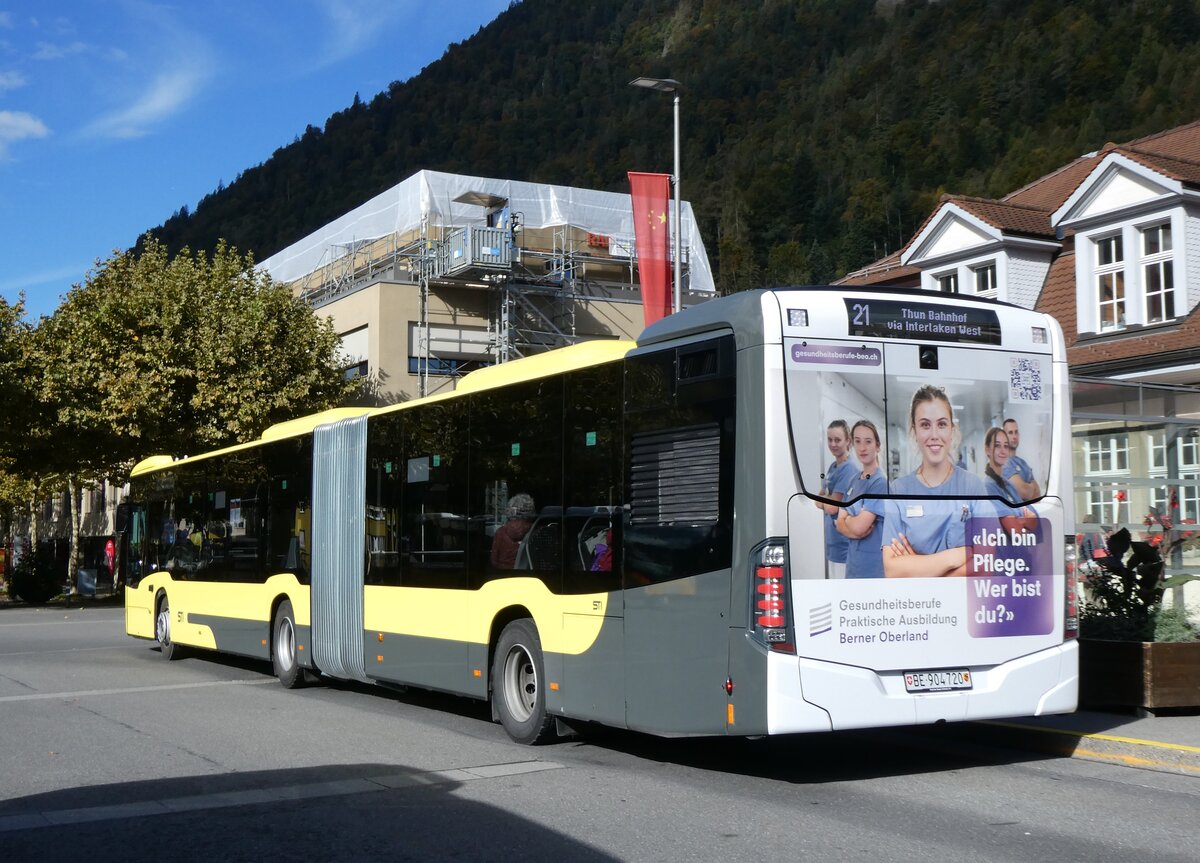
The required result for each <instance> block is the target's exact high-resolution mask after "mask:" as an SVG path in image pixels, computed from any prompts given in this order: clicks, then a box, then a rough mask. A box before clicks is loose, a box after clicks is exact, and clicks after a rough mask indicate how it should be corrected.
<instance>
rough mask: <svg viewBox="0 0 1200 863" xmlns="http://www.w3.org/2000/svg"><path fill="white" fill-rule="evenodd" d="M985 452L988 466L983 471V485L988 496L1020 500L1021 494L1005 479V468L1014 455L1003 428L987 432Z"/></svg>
mask: <svg viewBox="0 0 1200 863" xmlns="http://www.w3.org/2000/svg"><path fill="white" fill-rule="evenodd" d="M983 451H984V454H985V455H986V456H987V466H986V467H985V468H984V469H983V476H984V480H983V484H984V485H985V486H986V487H987V491H988V494H991V495H995V496H996V497H1002V498H1004V499H1005V500H1019V499H1020V497H1021V494H1020V492H1018V491H1017V490H1016V489H1015V488H1013V486H1012V484H1011V483H1010V482H1009V481H1008V480H1007V479H1005V478H1004V468H1005V466H1006V465H1007V464H1008V460H1009V456H1010V455H1012V447H1010V446H1009V444H1008V433H1007V432H1005V431H1004V429H1002V428H996V427H995V426H993V427H992V428H990V429H988V430H987V434H986V435H984V437H983Z"/></svg>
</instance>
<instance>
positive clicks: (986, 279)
mask: <svg viewBox="0 0 1200 863" xmlns="http://www.w3.org/2000/svg"><path fill="white" fill-rule="evenodd" d="M971 275H972V277H973V278H974V279H975V293H977V294H995V293H996V265H995V264H994V263H990V262H989V263H987V264H983V265H982V266H978V267H972V268H971Z"/></svg>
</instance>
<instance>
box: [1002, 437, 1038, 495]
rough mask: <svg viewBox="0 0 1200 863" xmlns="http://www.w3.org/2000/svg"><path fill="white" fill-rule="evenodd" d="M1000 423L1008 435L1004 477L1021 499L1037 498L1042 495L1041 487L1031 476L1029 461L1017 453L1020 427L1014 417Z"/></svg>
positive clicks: (1019, 442) (1031, 470) (1031, 469)
mask: <svg viewBox="0 0 1200 863" xmlns="http://www.w3.org/2000/svg"><path fill="white" fill-rule="evenodd" d="M1001 425H1003V426H1004V433H1005V434H1006V435H1008V447H1009V457H1008V462H1007V463H1006V464H1005V465H1004V478H1005V479H1006V480H1008V484H1009V485H1011V486H1012V487H1013V488H1014V489H1015V490H1016V492H1017V497H1018V498H1020V499H1021V500H1037V499H1038V498H1039V497H1041V496H1042V487H1041V485H1040V484H1039V483H1038V481H1037V480H1036V479H1035V478H1034V476H1033V468H1032V467H1031V466H1030V464H1029V462H1027V461H1025V459H1023V458H1021V457H1020V456H1019V455H1017V447H1019V446H1020V445H1021V427H1020V426H1019V425H1018V424H1017V421H1016V420H1015V419H1012V418H1009V419H1006V420H1005V421H1004V422H1003V423H1001Z"/></svg>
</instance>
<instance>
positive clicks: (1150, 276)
mask: <svg viewBox="0 0 1200 863" xmlns="http://www.w3.org/2000/svg"><path fill="white" fill-rule="evenodd" d="M1173 256H1174V252H1173V250H1172V245H1171V223H1170V222H1163V223H1162V224H1159V225H1151V226H1150V227H1148V228H1143V229H1142V284H1143V285H1144V286H1145V290H1146V323H1148V324H1157V323H1162V322H1163V321H1169V320H1171V319H1173V318H1174V317H1175V266H1174V260H1173Z"/></svg>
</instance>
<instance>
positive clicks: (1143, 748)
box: [968, 720, 1200, 777]
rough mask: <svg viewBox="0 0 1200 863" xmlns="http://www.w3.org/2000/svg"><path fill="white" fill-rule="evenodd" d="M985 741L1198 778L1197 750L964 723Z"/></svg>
mask: <svg viewBox="0 0 1200 863" xmlns="http://www.w3.org/2000/svg"><path fill="white" fill-rule="evenodd" d="M968 726H969V727H970V729H971V730H972V731H975V732H978V733H979V734H980V735H981V736H983V737H985V738H987V742H989V743H992V744H994V745H998V746H1008V747H1010V748H1020V749H1029V750H1032V751H1035V752H1044V753H1046V754H1049V755H1057V756H1060V757H1066V758H1079V759H1082V760H1085V761H1099V762H1102V763H1105V764H1119V765H1121V766H1124V767H1136V768H1139V769H1142V770H1156V771H1159V772H1162V773H1178V774H1182V775H1184V776H1196V777H1200V747H1198V746H1185V745H1183V744H1179V743H1163V742H1161V741H1158V740H1143V739H1140V738H1137V737H1120V736H1117V735H1114V734H1097V733H1093V732H1087V731H1075V730H1071V729H1064V728H1050V727H1047V726H1041V725H1029V724H1022V723H1020V722H1001V721H996V720H988V721H981V722H973V723H968Z"/></svg>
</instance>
